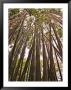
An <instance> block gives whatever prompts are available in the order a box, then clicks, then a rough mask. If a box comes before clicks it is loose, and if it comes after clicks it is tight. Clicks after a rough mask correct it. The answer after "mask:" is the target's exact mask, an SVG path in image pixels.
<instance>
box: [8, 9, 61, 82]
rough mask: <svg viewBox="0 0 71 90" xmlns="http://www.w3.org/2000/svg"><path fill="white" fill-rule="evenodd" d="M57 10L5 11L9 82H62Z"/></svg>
mask: <svg viewBox="0 0 71 90" xmlns="http://www.w3.org/2000/svg"><path fill="white" fill-rule="evenodd" d="M62 33H63V27H62V11H61V9H22V10H20V9H9V36H8V38H9V39H8V40H9V41H8V46H9V67H8V68H9V80H10V81H62V79H63V75H62V73H63V71H62V70H63V68H62V67H63V58H62V48H63V45H62V42H63V39H62Z"/></svg>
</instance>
